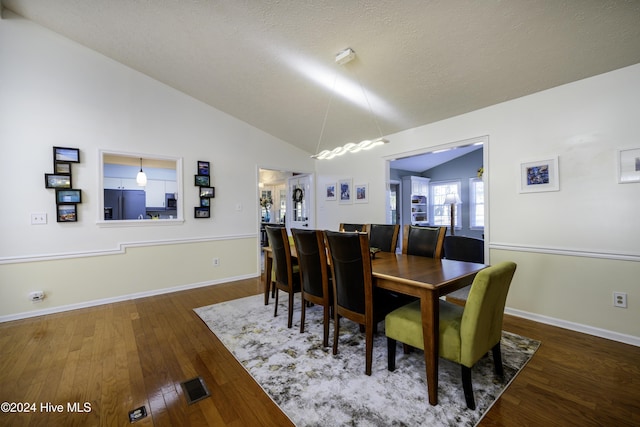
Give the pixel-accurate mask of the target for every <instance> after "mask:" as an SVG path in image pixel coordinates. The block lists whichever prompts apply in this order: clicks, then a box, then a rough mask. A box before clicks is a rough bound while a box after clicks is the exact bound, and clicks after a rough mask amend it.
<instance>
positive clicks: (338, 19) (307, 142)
mask: <svg viewBox="0 0 640 427" xmlns="http://www.w3.org/2000/svg"><path fill="white" fill-rule="evenodd" d="M2 4H3V5H4V7H5V8H7V9H9V10H11V11H13V12H15V13H17V14H19V15H22V16H24V17H26V18H28V19H30V20H32V21H34V22H36V23H38V24H40V25H42V26H44V27H47V28H49V29H51V30H53V31H55V32H57V33H60V34H62V35H64V36H66V37H68V38H70V39H72V40H75V41H76V42H78V43H80V44H83V45H85V46H88V47H89V48H91V49H94V50H96V51H98V52H101V53H102V54H104V55H106V56H108V57H111V58H113V59H114V60H116V61H118V62H121V63H123V64H125V65H127V66H129V67H131V68H133V69H135V70H138V71H140V72H142V73H144V74H147V75H149V76H151V77H153V78H154V79H157V80H159V81H161V82H163V83H165V84H167V85H169V86H171V87H174V88H175V89H178V90H180V91H182V92H184V93H186V94H189V95H191V96H193V97H195V98H197V99H199V100H201V101H203V102H205V103H207V104H209V105H211V106H213V107H215V108H217V109H219V110H222V111H224V112H226V113H228V114H230V115H232V116H235V117H237V118H238V119H240V120H243V121H245V122H247V123H249V124H251V125H253V126H255V127H257V128H260V129H262V130H264V131H266V132H268V133H269V134H272V135H274V136H276V137H278V138H280V139H282V140H284V141H287V142H289V143H291V144H293V145H296V146H298V147H300V148H301V149H303V150H305V151H307V152H309V153H315V152H316V151H317V148H318V146H319V147H320V148H321V149H322V148H334V147H335V146H337V145H342V144H344V143H345V142H348V141H354V142H358V141H360V140H362V139H365V138H374V137H378V136H380V133H382V134H384V135H387V134H391V133H394V132H398V131H401V130H405V129H409V128H412V127H416V126H419V125H423V124H427V123H431V122H434V121H438V120H442V119H445V118H448V117H452V116H456V115H459V114H462V113H465V112H469V111H473V110H476V109H479V108H482V107H486V106H489V105H492V104H496V103H499V102H503V101H506V100H509V99H514V98H517V97H521V96H524V95H527V94H531V93H534V92H538V91H541V90H544V89H548V88H551V87H555V86H558V85H561V84H565V83H568V82H572V81H575V80H579V79H582V78H586V77H590V76H593V75H597V74H601V73H604V72H608V71H611V70H614V69H617V68H621V67H625V66H628V65H632V64H636V63H640V1H635V0H634V1H623V0H611V1H607V0H509V1H500V0H483V1H474V0H468V1H462V0H443V1H437V0H430V1H427V0H403V1H397V0H360V1H347V0H327V1H313V2H311V1H300V0H281V1H275V0H273V1H258V0H255V1H249V0H219V1H213V0H211V1H207V0H200V1H197V0H192V1H178V0H154V1H149V0H145V1H142V0H137V1H133V0H109V1H107V0H2ZM5 16H6V14H5ZM346 47H351V48H353V49H354V50H355V51H356V53H357V57H356V59H355V60H354V61H352V62H351V63H349V64H346V65H344V66H338V65H336V64H335V62H334V56H335V54H336V53H337V52H339V51H341V50H342V49H344V48H346ZM334 82H335V83H334ZM359 82H361V84H362V87H364V88H365V89H366V96H365V95H364V94H363V91H362V89H361V85H360V83H359ZM349 85H351V87H349ZM334 88H336V89H337V92H339V93H338V94H336V95H335V97H332V96H331V93H332V89H334ZM345 94H348V96H349V97H350V99H347V98H345V97H343V95H345ZM330 99H331V108H330V109H329V111H328V114H327V118H326V125H325V127H324V132H323V133H322V138H320V134H321V129H322V127H323V119H324V117H325V112H326V111H327V105H328V103H329V100H330ZM369 105H370V106H371V108H369ZM371 111H373V113H374V115H375V119H374V118H373V116H374V115H372V114H371ZM378 128H379V129H378ZM392 142H393V141H392Z"/></svg>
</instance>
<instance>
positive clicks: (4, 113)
mask: <svg viewBox="0 0 640 427" xmlns="http://www.w3.org/2000/svg"><path fill="white" fill-rule="evenodd" d="M6 15H7V16H6V19H2V20H0V64H2V66H0V93H1V94H2V96H0V141H1V144H2V145H1V150H2V155H1V156H0V165H1V167H0V181H1V182H3V183H4V190H3V206H4V207H3V208H2V209H1V210H0V218H1V221H0V236H2V238H1V240H0V320H2V319H4V320H7V319H11V318H15V317H20V316H25V315H29V313H31V314H35V313H41V312H46V311H54V310H56V309H60V308H68V307H75V306H78V305H83V304H89V303H93V302H96V301H97V302H100V301H106V300H114V299H118V298H124V297H127V296H136V295H146V294H150V293H154V292H162V291H168V290H172V289H177V288H181V287H189V286H198V285H204V284H210V283H216V282H221V281H225V280H232V279H236V278H243V277H254V276H256V275H258V274H259V271H260V270H259V260H258V253H259V251H258V247H259V240H258V220H259V217H258V189H257V169H258V166H259V165H263V164H268V165H271V166H272V167H273V168H277V169H283V170H287V169H292V167H291V165H295V166H296V170H313V167H314V165H313V163H312V161H311V159H310V158H309V155H308V153H303V152H302V151H300V150H298V149H295V148H294V147H292V146H291V145H289V144H286V143H284V142H282V141H280V140H278V139H276V138H274V137H272V136H270V135H268V134H266V133H264V132H262V131H259V130H257V129H255V128H253V127H251V126H249V125H247V124H246V123H244V122H241V121H239V120H237V119H235V118H233V117H230V116H228V115H226V114H224V113H222V112H220V111H218V110H216V109H214V108H211V107H209V106H207V105H204V104H203V103H201V102H199V101H197V100H195V99H193V98H190V97H188V96H185V95H184V94H182V93H180V92H178V91H176V90H174V89H172V88H170V87H167V86H165V85H163V84H162V83H159V82H157V81H155V80H153V79H150V78H148V77H147V76H144V75H142V74H140V73H138V72H136V71H133V70H131V69H129V68H127V67H124V66H122V65H121V64H119V63H116V62H114V61H112V60H110V59H109V58H106V57H104V56H102V55H100V54H97V53H96V52H94V51H92V50H89V49H87V48H84V47H82V46H80V45H77V44H75V43H73V42H71V41H69V40H68V39H65V38H64V37H61V36H59V35H57V34H55V33H52V32H50V31H48V30H45V29H43V28H42V27H39V26H37V25H35V24H33V23H31V22H29V21H27V20H24V19H22V18H20V17H18V16H16V15H13V14H10V13H6ZM53 146H66V147H75V148H79V149H80V152H81V163H80V164H74V165H73V166H72V168H73V186H74V187H75V188H79V189H81V190H82V194H83V203H82V204H81V205H79V212H78V218H79V220H78V222H77V223H57V222H56V212H55V193H54V190H51V189H46V188H45V186H44V173H45V172H47V173H51V172H53V164H52V147H53ZM100 149H106V150H116V151H125V152H133V153H142V154H149V155H154V154H155V155H160V156H175V157H181V158H182V159H183V180H184V188H183V191H182V192H181V194H180V198H181V199H182V200H183V203H184V212H185V221H184V223H182V224H179V225H165V226H160V225H158V226H151V227H115V228H114V227H106V228H105V227H100V226H98V225H97V224H96V221H97V219H98V218H99V217H100V216H101V208H100V207H99V206H98V203H99V202H98V195H99V191H100V190H99V173H98V171H99V167H98V165H99V163H98V161H99V160H98V151H99V150H100ZM240 159H241V161H239V160H240ZM198 160H205V161H210V162H211V181H212V185H213V186H215V187H216V197H215V199H214V200H213V202H212V208H211V209H212V212H211V215H212V218H211V219H198V220H196V219H194V218H193V207H194V206H198V205H199V199H198V192H197V189H196V187H194V185H193V175H195V174H196V172H197V171H196V162H197V161H198ZM238 206H240V207H241V210H237V209H236V208H237V207H238ZM40 212H46V213H47V215H48V223H47V224H46V225H31V224H30V213H40ZM213 257H219V258H220V261H221V265H220V266H219V267H213V266H212V258H213ZM33 290H44V291H45V293H46V295H47V297H46V298H45V300H44V301H42V302H40V303H35V304H34V303H32V302H30V301H28V298H27V295H28V293H29V291H33Z"/></svg>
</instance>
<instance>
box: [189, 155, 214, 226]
mask: <svg viewBox="0 0 640 427" xmlns="http://www.w3.org/2000/svg"><path fill="white" fill-rule="evenodd" d="M210 167H211V165H210V163H209V162H205V161H202V160H198V174H197V175H195V176H194V185H195V186H196V187H198V191H199V194H200V206H195V207H194V208H193V217H194V218H211V199H213V198H214V197H216V189H215V187H212V186H211V174H210Z"/></svg>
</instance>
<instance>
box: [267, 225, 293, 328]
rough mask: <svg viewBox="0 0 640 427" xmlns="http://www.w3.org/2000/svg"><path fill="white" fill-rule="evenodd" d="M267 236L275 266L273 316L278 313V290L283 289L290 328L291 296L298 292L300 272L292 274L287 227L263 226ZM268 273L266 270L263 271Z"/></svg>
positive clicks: (291, 316)
mask: <svg viewBox="0 0 640 427" xmlns="http://www.w3.org/2000/svg"><path fill="white" fill-rule="evenodd" d="M265 228H266V230H267V235H268V237H269V246H271V250H272V255H273V265H274V267H275V273H276V274H275V275H276V277H275V279H276V280H275V293H276V303H275V309H274V311H273V316H274V317H275V316H277V315H278V294H279V292H278V290H282V291H285V292H287V293H288V294H289V306H288V308H289V313H288V318H287V327H288V328H290V327H291V325H292V323H293V297H294V294H295V293H296V292H300V274H299V273H297V274H294V272H293V262H292V261H291V246H290V245H289V237H288V236H287V229H286V228H284V227H269V226H267V227H265ZM265 273H266V274H268V272H265Z"/></svg>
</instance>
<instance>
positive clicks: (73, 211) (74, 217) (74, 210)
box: [56, 203, 78, 222]
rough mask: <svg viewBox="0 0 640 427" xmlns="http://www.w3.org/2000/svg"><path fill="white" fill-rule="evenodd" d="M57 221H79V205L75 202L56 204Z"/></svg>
mask: <svg viewBox="0 0 640 427" xmlns="http://www.w3.org/2000/svg"><path fill="white" fill-rule="evenodd" d="M56 212H57V215H56V218H57V222H77V221H78V206H76V205H75V204H64V203H63V204H59V205H57V206H56Z"/></svg>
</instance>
